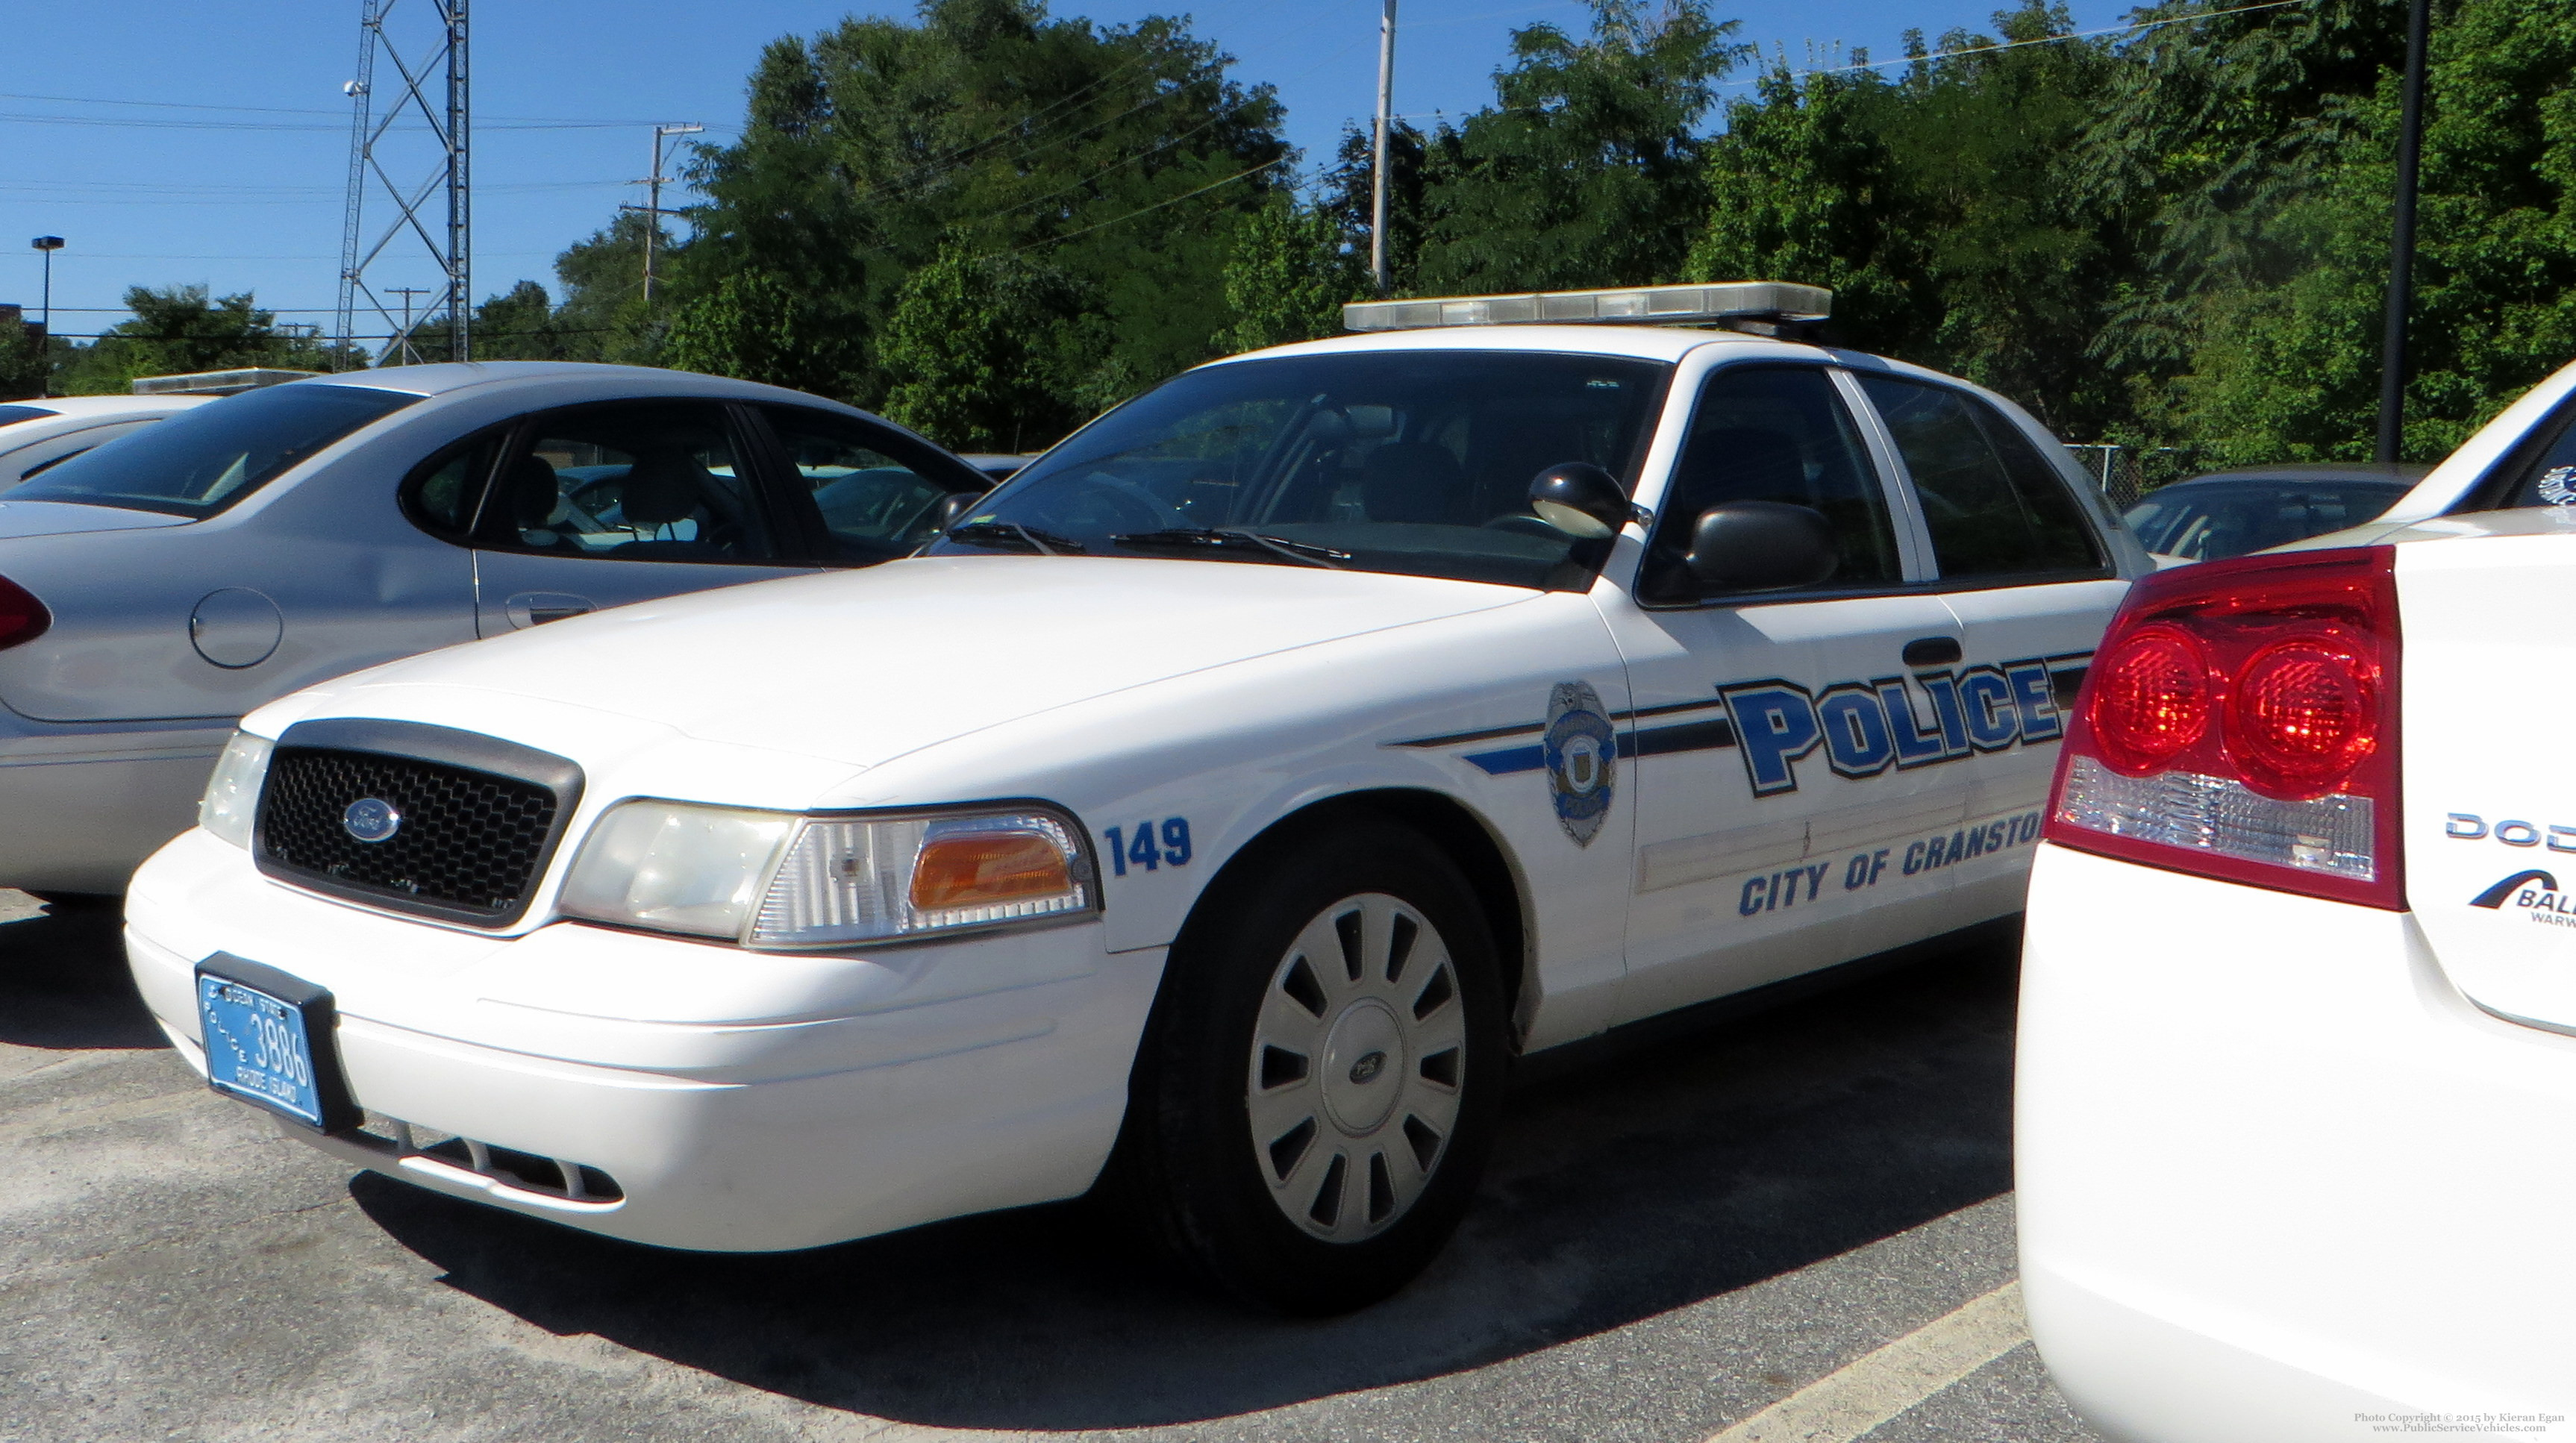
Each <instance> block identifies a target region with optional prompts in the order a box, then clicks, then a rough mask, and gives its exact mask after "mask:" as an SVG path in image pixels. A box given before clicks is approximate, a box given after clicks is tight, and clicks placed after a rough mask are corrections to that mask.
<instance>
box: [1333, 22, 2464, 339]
mask: <svg viewBox="0 0 2576 1443" xmlns="http://www.w3.org/2000/svg"><path fill="white" fill-rule="evenodd" d="M2417 3H2419V4H2420V3H2422V0H2417ZM1394 109H1395V0H1386V9H1385V11H1384V12H1383V13H1381V14H1380V15H1379V16H1378V22H1377V137H1376V145H1375V148H1374V149H1375V154H1374V156H1373V158H1372V159H1371V161H1370V163H1369V170H1370V176H1369V274H1370V275H1371V276H1372V277H1374V278H1375V279H1376V281H1377V293H1378V294H1379V295H1381V296H1383V295H1385V294H1386V293H1387V292H1388V291H1389V290H1391V289H1393V285H1392V277H1391V276H1390V275H1389V272H1388V267H1389V265H1390V262H1389V260H1388V258H1387V253H1386V128H1387V123H1388V121H1389V120H1391V119H1392V118H1393V112H1394Z"/></svg>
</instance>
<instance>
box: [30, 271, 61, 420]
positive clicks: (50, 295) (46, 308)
mask: <svg viewBox="0 0 2576 1443" xmlns="http://www.w3.org/2000/svg"><path fill="white" fill-rule="evenodd" d="M28 244H29V245H32V246H34V247H35V248H36V251H37V253H38V254H39V255H42V256H43V257H44V258H45V292H44V303H43V311H42V314H43V316H44V319H43V320H42V321H41V322H39V324H40V325H42V326H43V328H44V332H45V341H44V354H43V355H41V356H38V357H37V358H36V362H37V364H36V395H37V397H38V398H39V399H42V398H43V397H46V396H50V395H52V394H53V393H54V385H53V381H54V252H56V251H58V250H61V249H62V248H63V238H62V237H61V236H58V235H40V236H38V237H36V238H35V239H34V240H32V241H29V242H28Z"/></svg>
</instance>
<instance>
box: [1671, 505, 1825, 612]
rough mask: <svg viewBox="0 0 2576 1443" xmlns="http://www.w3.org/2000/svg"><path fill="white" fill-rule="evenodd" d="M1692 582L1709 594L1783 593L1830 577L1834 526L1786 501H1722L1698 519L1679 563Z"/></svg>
mask: <svg viewBox="0 0 2576 1443" xmlns="http://www.w3.org/2000/svg"><path fill="white" fill-rule="evenodd" d="M1683 564H1684V565H1686V566H1687V567H1689V569H1690V574H1691V579H1693V580H1695V581H1697V582H1698V583H1699V584H1700V585H1701V586H1703V587H1706V588H1709V589H1710V590H1714V591H1788V590H1793V589H1796V588H1800V587H1808V586H1817V585H1821V584H1822V583H1824V582H1825V581H1827V580H1830V579H1831V578H1832V576H1833V574H1834V567H1835V565H1836V558H1835V555H1834V528H1833V523H1832V522H1829V521H1827V520H1826V519H1825V517H1824V513H1823V512H1821V511H1817V510H1815V509H1814V508H1812V507H1807V506H1793V505H1790V504H1789V503H1787V502H1785V501H1727V502H1722V503H1720V504H1719V505H1716V506H1712V507H1710V508H1708V509H1707V510H1706V511H1703V512H1701V513H1700V514H1699V520H1698V521H1697V522H1696V523H1694V524H1693V525H1692V527H1691V541H1690V551H1689V553H1688V554H1687V555H1685V556H1684V557H1683Z"/></svg>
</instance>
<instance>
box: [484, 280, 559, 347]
mask: <svg viewBox="0 0 2576 1443" xmlns="http://www.w3.org/2000/svg"><path fill="white" fill-rule="evenodd" d="M564 339H565V338H564V336H563V334H562V333H561V330H560V329H559V328H558V326H557V325H556V322H555V308H554V301H553V299H552V298H551V297H549V296H548V295H547V294H546V288H545V287H544V286H541V285H539V284H537V283H536V282H535V281H521V282H519V283H518V284H517V285H514V286H512V287H510V288H509V289H508V290H506V291H503V292H501V293H500V294H499V295H496V296H491V297H489V298H487V299H486V300H485V301H484V302H483V304H481V305H479V306H476V307H475V308H474V328H473V335H472V337H471V344H472V345H473V347H474V359H476V360H478V361H562V360H569V359H571V355H570V353H569V352H568V351H566V349H565V347H564Z"/></svg>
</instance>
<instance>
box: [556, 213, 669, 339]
mask: <svg viewBox="0 0 2576 1443" xmlns="http://www.w3.org/2000/svg"><path fill="white" fill-rule="evenodd" d="M646 220H647V217H646V216H645V215H644V214H643V213H642V212H641V211H631V210H630V211H620V212H618V215H617V218H616V219H615V220H613V221H611V222H609V223H608V224H607V225H606V226H604V227H602V228H601V229H599V230H597V231H594V232H592V233H591V234H590V236H589V237H588V238H587V239H584V240H581V241H578V242H575V243H574V244H573V245H571V246H569V247H567V248H566V249H565V250H564V252H563V254H561V255H559V256H557V257H555V278H556V280H558V281H559V282H561V283H562V286H563V304H561V305H560V306H558V307H556V308H555V311H554V315H553V318H552V329H553V331H554V334H555V337H556V339H557V341H558V342H559V344H560V346H561V348H562V351H563V355H562V359H565V360H572V361H614V362H618V363H620V364H623V365H630V366H652V365H659V364H661V350H662V331H663V327H664V325H665V324H666V323H667V320H668V317H669V315H670V313H671V312H672V311H673V310H675V309H676V308H677V301H676V300H675V299H674V297H673V295H672V292H671V289H670V288H669V287H668V286H657V287H656V288H655V290H654V295H653V299H652V301H651V302H649V303H648V302H647V301H646V300H645V299H644V237H645V236H646V234H647V233H648V232H647V230H646V226H645V222H646ZM654 245H655V247H656V248H657V250H659V251H660V252H662V253H664V255H667V253H668V252H669V251H670V250H671V248H672V242H671V238H670V232H669V231H668V230H663V231H661V232H660V233H659V235H658V237H657V238H656V240H655V241H654ZM664 255H657V257H656V259H657V261H661V260H663V259H664ZM660 269H661V267H660V265H658V264H657V266H656V270H657V272H658V271H659V270H660Z"/></svg>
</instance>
